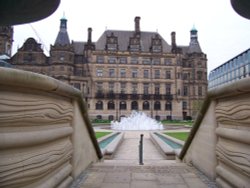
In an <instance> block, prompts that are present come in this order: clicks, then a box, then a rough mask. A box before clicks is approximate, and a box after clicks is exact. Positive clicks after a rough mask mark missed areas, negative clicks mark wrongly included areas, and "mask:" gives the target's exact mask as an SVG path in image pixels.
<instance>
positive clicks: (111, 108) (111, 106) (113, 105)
mask: <svg viewBox="0 0 250 188" xmlns="http://www.w3.org/2000/svg"><path fill="white" fill-rule="evenodd" d="M114 109H115V103H114V101H109V102H108V110H114Z"/></svg>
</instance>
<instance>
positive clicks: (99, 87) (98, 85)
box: [96, 82, 103, 93]
mask: <svg viewBox="0 0 250 188" xmlns="http://www.w3.org/2000/svg"><path fill="white" fill-rule="evenodd" d="M96 90H97V92H98V93H102V91H103V85H102V82H97V83H96Z"/></svg>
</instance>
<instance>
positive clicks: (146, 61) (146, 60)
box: [142, 58, 151, 65]
mask: <svg viewBox="0 0 250 188" xmlns="http://www.w3.org/2000/svg"><path fill="white" fill-rule="evenodd" d="M142 63H143V64H144V65H150V64H151V61H150V59H149V58H144V59H143V60H142Z"/></svg>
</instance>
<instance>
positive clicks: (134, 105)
mask: <svg viewBox="0 0 250 188" xmlns="http://www.w3.org/2000/svg"><path fill="white" fill-rule="evenodd" d="M131 110H138V103H137V101H132V102H131Z"/></svg>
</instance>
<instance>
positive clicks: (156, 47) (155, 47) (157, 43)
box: [151, 34, 162, 53]
mask: <svg viewBox="0 0 250 188" xmlns="http://www.w3.org/2000/svg"><path fill="white" fill-rule="evenodd" d="M151 43H152V47H151V50H152V52H155V53H159V52H162V42H161V38H160V37H159V35H158V34H156V35H155V37H154V38H152V41H151Z"/></svg>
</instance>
